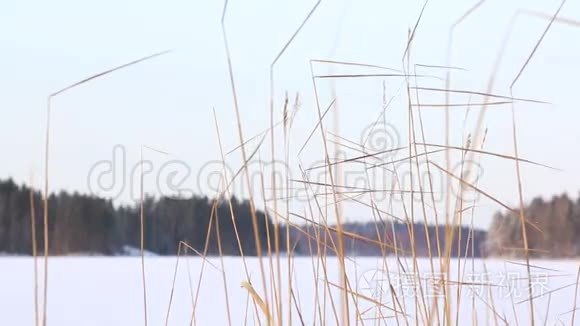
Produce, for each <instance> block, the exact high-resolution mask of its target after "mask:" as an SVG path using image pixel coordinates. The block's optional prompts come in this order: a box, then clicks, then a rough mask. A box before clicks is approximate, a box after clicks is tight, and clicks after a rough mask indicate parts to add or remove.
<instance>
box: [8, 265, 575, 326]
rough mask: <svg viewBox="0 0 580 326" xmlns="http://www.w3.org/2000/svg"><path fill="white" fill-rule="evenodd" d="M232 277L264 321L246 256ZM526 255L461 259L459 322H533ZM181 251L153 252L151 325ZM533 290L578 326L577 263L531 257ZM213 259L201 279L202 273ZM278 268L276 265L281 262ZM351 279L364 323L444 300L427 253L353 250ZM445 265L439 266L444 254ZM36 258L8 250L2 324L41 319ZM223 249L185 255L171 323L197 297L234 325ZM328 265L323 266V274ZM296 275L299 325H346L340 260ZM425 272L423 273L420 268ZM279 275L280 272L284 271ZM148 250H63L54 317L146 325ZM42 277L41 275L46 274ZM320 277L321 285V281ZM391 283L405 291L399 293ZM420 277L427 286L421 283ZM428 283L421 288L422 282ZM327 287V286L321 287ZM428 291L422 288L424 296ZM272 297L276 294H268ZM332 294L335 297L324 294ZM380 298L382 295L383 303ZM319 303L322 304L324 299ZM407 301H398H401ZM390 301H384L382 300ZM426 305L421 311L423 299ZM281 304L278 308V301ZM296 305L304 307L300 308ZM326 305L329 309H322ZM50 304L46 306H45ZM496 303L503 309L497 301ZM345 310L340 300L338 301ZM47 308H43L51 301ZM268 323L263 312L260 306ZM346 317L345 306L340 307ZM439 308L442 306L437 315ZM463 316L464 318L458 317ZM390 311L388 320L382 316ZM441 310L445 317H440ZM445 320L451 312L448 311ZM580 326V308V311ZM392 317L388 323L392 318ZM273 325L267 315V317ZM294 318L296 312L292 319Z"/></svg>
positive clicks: (54, 272) (213, 319) (52, 321)
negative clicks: (361, 253)
mask: <svg viewBox="0 0 580 326" xmlns="http://www.w3.org/2000/svg"><path fill="white" fill-rule="evenodd" d="M286 262H287V258H286V257H282V259H281V266H282V272H283V277H282V283H284V284H285V285H286V284H287V282H286V275H287V274H286V273H287V268H286V266H287V264H286ZM223 263H224V268H223V270H224V271H225V279H226V284H227V291H228V298H229V300H228V302H227V304H228V305H229V311H230V314H229V315H230V318H231V323H232V325H243V324H244V323H245V318H246V317H245V316H246V315H247V324H248V325H252V324H257V323H255V322H254V319H255V318H256V316H257V314H256V313H257V312H256V310H255V309H254V308H253V306H252V305H250V306H249V307H250V308H249V309H248V311H247V312H246V307H248V305H247V302H248V291H247V290H246V289H245V288H242V287H241V286H240V284H241V282H242V281H244V280H246V272H245V269H244V264H243V262H242V259H241V258H239V257H225V258H224V262H223ZM246 263H247V266H248V273H249V274H250V276H251V279H252V284H253V286H254V287H255V289H256V291H257V293H258V294H259V295H260V296H262V297H263V298H265V293H264V291H263V287H262V278H261V272H260V265H259V262H258V260H257V259H256V258H247V259H246ZM263 263H264V270H265V271H266V274H270V262H269V260H268V259H264V261H263ZM520 263H521V262H518V261H506V260H485V261H483V260H475V261H472V260H467V261H466V262H465V263H464V262H463V261H461V263H460V264H461V269H460V274H461V276H460V281H461V282H462V285H461V289H460V291H461V296H460V302H459V314H457V315H456V313H455V311H452V312H451V318H452V320H453V322H452V324H455V323H456V322H455V321H456V320H457V318H459V324H460V325H469V324H472V323H473V322H474V321H475V320H476V319H477V321H478V323H479V324H480V325H481V324H483V325H485V324H486V321H489V322H490V324H495V323H496V322H497V323H498V324H505V323H504V320H505V321H507V322H508V323H509V324H516V316H517V322H518V323H519V325H527V324H529V318H530V314H529V311H530V305H529V301H528V300H527V298H528V288H527V285H528V281H527V271H526V267H525V266H522V265H519V264H520ZM175 264H176V258H175V257H146V258H145V267H146V280H147V281H146V282H147V287H146V290H147V310H148V322H149V325H164V324H165V320H166V316H167V312H168V307H169V301H170V295H171V289H172V281H173V276H174V272H175ZM531 264H532V265H533V267H532V268H531V275H532V282H531V284H532V295H533V296H534V297H535V298H534V307H535V319H536V321H537V324H542V325H543V324H544V321H545V320H547V324H548V325H554V324H555V323H556V324H559V321H562V322H563V323H564V324H565V325H570V324H571V320H572V317H573V315H574V314H573V312H572V311H573V310H574V307H575V304H574V298H575V291H576V277H577V272H578V262H577V261H545V260H544V261H540V260H536V261H533V262H532V263H531ZM38 265H39V281H42V266H43V260H42V259H39V260H38ZM202 265H205V266H204V273H203V277H202V278H201V282H200V283H199V284H201V285H200V287H199V296H198V298H197V300H196V292H197V290H198V282H199V279H200V271H201V270H202ZM273 265H274V271H275V270H276V267H275V266H276V263H275V261H274V262H273ZM347 265H348V268H347V269H348V275H349V283H350V287H351V288H352V290H353V292H356V294H352V295H351V298H353V297H355V296H356V297H357V298H358V299H357V302H358V303H357V305H356V306H355V305H354V304H352V303H351V307H350V314H351V316H352V320H353V321H354V318H355V317H354V316H356V315H357V312H358V316H359V318H358V319H359V325H360V324H361V323H360V322H361V321H363V322H364V324H365V325H367V324H368V325H379V324H380V325H385V324H397V320H398V321H399V323H400V324H405V321H404V319H405V317H404V316H403V315H402V314H400V313H395V312H393V311H392V310H391V309H396V310H399V311H401V310H402V311H404V312H405V313H406V314H407V317H406V318H407V321H408V322H409V324H416V322H417V321H418V322H419V324H424V323H425V321H424V320H423V319H424V317H423V316H425V308H424V305H423V302H425V305H426V306H427V307H428V308H430V307H432V305H433V301H434V298H439V301H438V302H439V304H440V305H441V303H442V302H443V297H444V296H443V295H442V294H441V293H438V290H437V289H439V287H437V286H436V285H435V284H436V283H437V281H436V280H437V279H439V277H440V276H439V273H438V272H433V271H432V270H431V267H430V263H429V261H428V260H424V259H423V260H419V261H418V266H417V267H416V270H417V271H419V272H418V273H415V272H414V267H413V264H412V260H411V259H408V258H402V259H401V262H397V261H396V260H395V259H394V258H389V259H387V260H386V261H383V260H382V259H381V258H369V257H366V258H353V259H352V260H350V261H348V262H347ZM435 265H438V264H437V262H435ZM33 266H34V265H33V259H32V258H30V257H1V258H0V271H1V272H0V275H1V277H0V325H33V324H34V274H33ZM221 269H222V267H221V261H220V259H219V257H215V258H211V259H208V260H207V261H206V263H205V264H204V263H203V260H202V259H200V258H188V259H184V258H181V259H180V260H179V265H178V268H177V273H176V283H175V287H174V293H173V299H172V303H171V310H170V313H169V324H170V325H188V324H189V323H190V321H191V317H192V306H193V302H195V301H197V304H196V308H195V318H194V323H195V324H196V325H227V323H228V309H227V305H226V299H225V298H226V297H225V294H224V281H223V277H224V274H223V273H221ZM317 270H318V272H316V271H317ZM292 271H293V272H292V273H293V274H292V282H293V283H294V284H293V289H294V291H293V292H294V296H293V297H292V296H289V295H288V294H287V293H286V291H284V293H282V304H283V307H284V311H285V314H286V310H287V307H288V306H289V302H291V305H292V306H293V316H292V321H293V324H297V325H300V324H301V322H300V319H302V320H303V321H304V324H305V325H313V324H315V323H316V324H317V325H320V324H321V319H324V322H325V324H328V325H333V324H336V318H335V315H334V313H333V311H332V302H331V301H330V298H329V297H328V295H325V293H327V291H330V292H331V293H332V295H333V298H334V304H335V305H336V306H337V307H339V306H340V299H339V298H340V296H339V292H338V291H337V286H338V285H339V284H340V281H339V279H338V275H339V274H338V264H337V261H336V258H328V259H327V263H326V273H327V277H328V279H327V280H328V282H326V277H325V273H324V270H323V269H322V265H321V264H320V261H319V260H317V259H316V258H311V257H299V258H294V259H293V260H292ZM417 274H418V275H419V277H418V278H417V277H414V275H417ZM274 279H277V276H274ZM450 279H451V280H453V281H455V280H457V279H458V261H457V260H453V261H452V270H451V273H450ZM141 282H142V279H141V259H140V257H53V258H50V259H49V287H48V325H59V326H69V325H71V326H72V325H75V326H76V325H143V324H144V315H143V289H142V283H141ZM40 283H41V282H40ZM315 283H317V284H315ZM389 283H390V284H391V285H392V286H393V289H394V290H395V291H396V292H395V293H396V295H393V294H392V292H391V291H390V287H389ZM452 283H453V284H451V285H450V287H449V289H450V291H451V293H450V295H449V297H451V298H452V300H453V304H452V305H453V306H454V307H457V306H458V304H457V300H456V298H457V290H458V286H457V284H456V283H455V282H452ZM419 285H420V287H419ZM419 289H420V290H419ZM317 290H318V291H317ZM418 291H421V292H422V295H420V294H419V295H417V292H418ZM267 296H268V300H269V302H271V301H272V296H273V294H272V293H271V292H269V291H268V293H267ZM39 298H40V299H39V301H41V300H42V299H41V298H42V284H40V285H39ZM325 300H326V304H324V301H325ZM373 301H374V302H373ZM316 302H319V304H317V303H316ZM397 302H398V303H397ZM379 303H380V305H379ZM417 305H418V306H419V311H420V313H418V314H416V313H415V311H416V306H417ZM270 306H271V309H272V311H274V310H275V309H274V308H273V307H272V304H270ZM296 306H298V307H300V314H298V313H297V309H296ZM317 306H319V307H325V311H324V312H320V311H319V309H315V307H317ZM40 307H42V304H40ZM490 307H493V309H492V308H490ZM337 309H338V308H337ZM41 310H42V309H41ZM258 314H259V316H260V318H261V319H262V321H264V318H263V315H262V314H261V312H259V313H258ZM339 316H340V314H339ZM432 316H436V314H432ZM457 316H458V317H457ZM378 317H381V318H378ZM433 318H436V317H433ZM439 318H441V319H442V318H443V314H441V315H440V316H439ZM575 320H576V322H575V323H576V324H578V325H580V316H577V317H576V318H575ZM385 321H386V323H385ZM262 324H263V325H265V323H264V322H263V323H262ZM285 324H287V322H286V318H285Z"/></svg>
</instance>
